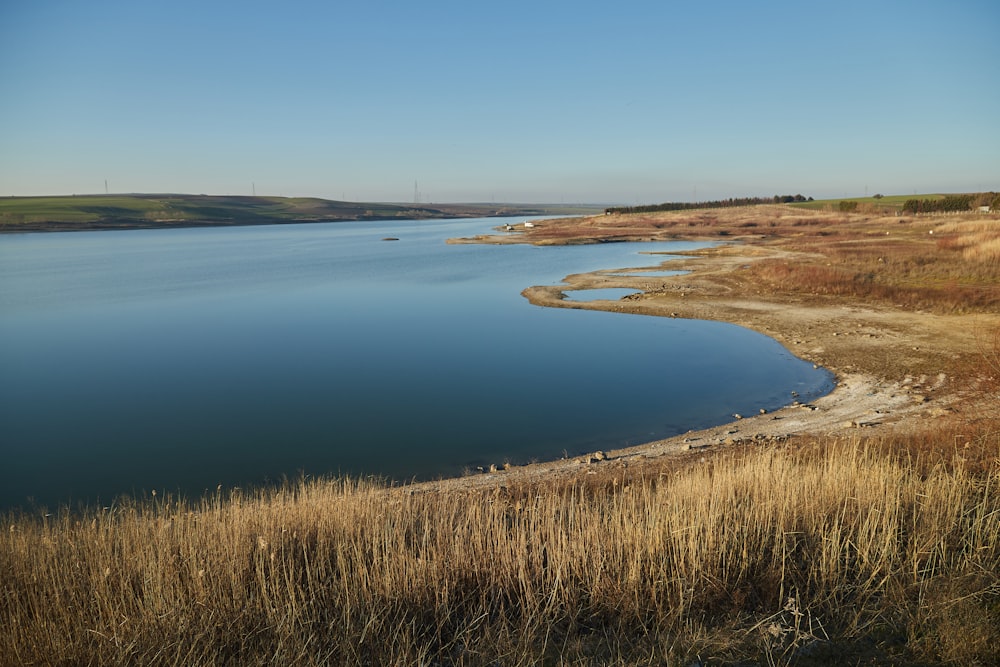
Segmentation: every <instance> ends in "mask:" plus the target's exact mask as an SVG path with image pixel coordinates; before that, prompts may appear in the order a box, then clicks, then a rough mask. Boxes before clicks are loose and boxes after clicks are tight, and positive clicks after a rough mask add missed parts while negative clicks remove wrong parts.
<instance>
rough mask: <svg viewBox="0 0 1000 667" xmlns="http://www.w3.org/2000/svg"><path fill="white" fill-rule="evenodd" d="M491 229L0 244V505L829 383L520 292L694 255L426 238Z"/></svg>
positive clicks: (752, 401)
mask: <svg viewBox="0 0 1000 667" xmlns="http://www.w3.org/2000/svg"><path fill="white" fill-rule="evenodd" d="M501 222H502V221H497V220H495V219H477V220H459V221H455V220H449V221H420V222H412V221H404V222H395V221H394V222H363V223H331V224H310V225H282V226H264V227H233V228H209V229H176V230H162V231H161V230H156V231H149V230H143V231H121V232H115V231H109V232H75V233H55V234H17V235H5V236H2V237H0V455H2V465H0V510H2V509H9V508H12V507H18V506H20V507H23V508H31V507H35V506H37V507H43V506H48V507H49V508H52V507H54V506H55V505H56V504H61V503H74V504H75V503H77V502H87V503H96V502H100V503H103V504H108V503H109V502H110V501H111V500H113V499H114V498H115V497H116V496H117V495H119V494H122V493H134V494H148V493H150V492H151V490H153V489H157V490H158V491H159V492H160V493H161V494H162V493H163V492H165V491H166V492H180V493H183V494H184V495H187V496H196V495H198V494H201V493H202V492H203V491H205V490H211V491H214V490H215V489H216V487H217V486H218V485H220V484H221V485H223V486H224V487H231V486H243V487H246V486H250V485H254V484H259V483H265V482H269V481H275V480H280V479H281V478H282V477H284V476H287V477H291V478H295V477H297V476H299V475H300V474H302V473H304V474H309V475H332V474H350V475H378V476H386V477H392V478H395V479H400V480H407V479H414V478H429V477H435V476H440V475H453V474H460V473H461V472H462V471H463V470H466V469H475V468H476V466H481V465H489V464H490V463H497V464H500V463H503V462H505V461H510V462H512V463H526V462H529V461H531V460H545V459H553V458H558V457H560V456H562V455H564V454H569V455H575V454H578V453H582V452H586V451H593V450H595V449H611V448H614V447H619V446H624V445H629V444H639V443H642V442H645V441H648V440H652V439H656V438H662V437H667V436H671V435H675V434H678V433H683V432H685V431H687V430H689V429H693V428H699V427H705V426H709V425H714V424H718V423H722V422H725V421H729V419H730V415H732V414H733V413H734V412H742V413H750V412H755V411H756V410H757V409H758V408H766V409H769V410H771V409H775V408H777V407H779V406H781V405H785V404H787V403H789V402H790V401H791V396H790V392H792V391H795V392H798V394H799V395H800V396H801V397H802V398H801V400H810V399H812V398H816V397H818V396H820V395H822V394H825V393H827V392H829V391H830V390H831V389H832V386H833V385H832V378H831V375H830V374H829V373H828V372H826V371H824V370H816V369H814V368H813V366H812V364H810V363H806V362H803V361H801V360H799V359H796V358H795V357H793V356H792V355H791V354H790V353H789V352H788V351H787V350H785V349H784V348H783V347H782V346H780V345H779V344H778V343H776V342H775V341H773V340H771V339H769V338H767V337H764V336H761V335H759V334H756V333H754V332H751V331H748V330H746V329H742V328H739V327H736V326H731V325H726V324H721V323H715V322H697V321H685V320H674V319H667V318H654V317H643V316H635V315H623V314H615V313H603V312H594V311H584V310H569V309H562V308H554V309H549V308H540V307H536V306H532V305H530V304H529V303H528V302H527V300H526V299H524V298H523V297H522V296H520V292H521V290H522V289H524V288H525V287H528V286H530V285H540V284H558V283H559V282H560V281H561V280H562V278H563V277H565V276H566V275H568V274H570V273H579V272H582V271H590V270H596V269H630V268H637V267H651V266H653V267H655V266H657V265H658V264H659V263H660V262H661V261H663V260H664V259H665V258H664V257H663V256H649V255H646V254H640V253H643V252H650V251H655V252H667V251H669V250H671V249H677V248H690V247H693V246H694V244H668V243H655V244H649V243H646V244H624V243H619V244H601V245H592V246H573V247H543V248H537V247H532V246H525V245H505V246H493V245H447V244H446V243H445V240H446V239H447V238H450V237H455V236H471V235H474V234H478V233H484V232H489V231H490V230H491V229H492V228H493V227H494V226H495V225H498V224H500V223H501ZM385 237H396V238H398V239H399V240H398V241H383V240H382V239H383V238H385ZM669 279H670V278H663V280H669ZM574 296H579V293H576V294H575V295H574Z"/></svg>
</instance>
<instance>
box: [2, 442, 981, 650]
mask: <svg viewBox="0 0 1000 667" xmlns="http://www.w3.org/2000/svg"><path fill="white" fill-rule="evenodd" d="M982 444H983V443H980V445H982ZM883 445H885V443H883ZM985 447H986V450H987V453H986V460H987V462H988V465H986V466H985V468H984V469H982V470H979V471H975V472H971V471H969V470H967V469H966V466H965V465H964V463H963V462H962V460H961V459H958V458H952V459H950V460H948V461H946V462H944V463H947V465H931V464H929V463H928V462H927V461H926V460H925V461H923V462H919V461H917V460H914V459H911V458H910V457H907V456H903V455H900V454H899V452H898V450H894V449H893V448H892V447H890V446H878V443H875V444H863V443H861V442H860V441H857V440H855V441H852V442H839V443H826V444H825V445H824V446H823V447H822V448H819V447H815V446H807V447H803V448H800V449H797V450H796V449H785V450H748V451H745V452H742V453H738V454H734V455H729V456H725V457H724V456H716V457H712V458H709V459H708V460H706V461H703V462H700V463H697V462H696V463H695V464H694V465H692V466H689V467H686V468H683V469H679V470H674V471H669V472H663V473H660V474H656V475H646V476H643V477H634V478H627V477H625V476H622V474H621V473H620V472H606V473H603V474H598V475H593V476H584V477H583V478H581V479H577V480H574V481H567V482H558V483H557V482H553V483H548V484H545V485H540V486H518V485H514V484H508V485H501V486H497V487H495V488H492V489H490V490H486V491H481V490H480V491H476V490H466V491H454V492H447V493H445V492H428V491H425V490H424V487H404V488H401V489H400V488H386V487H384V486H382V485H379V484H376V483H372V482H359V481H347V480H335V481H319V482H316V481H312V482H301V483H297V484H288V485H286V486H285V487H284V488H282V489H279V490H273V491H268V492H263V491H262V492H258V493H256V494H245V493H233V494H231V495H225V494H223V493H222V492H220V493H218V494H216V495H215V496H213V497H210V498H205V499H202V500H200V501H197V502H185V501H182V500H176V499H170V498H167V499H161V500H150V501H149V502H145V503H124V504H120V505H116V506H114V507H111V508H107V509H94V510H91V511H88V512H86V513H84V514H71V513H68V512H65V513H62V514H59V515H57V516H48V517H33V516H10V517H7V518H6V519H5V520H4V521H3V525H2V529H3V534H2V537H0V540H2V547H0V580H2V586H3V589H2V591H3V592H2V598H0V623H2V624H3V627H4V628H5V631H4V633H0V662H2V663H4V664H104V665H110V664H167V665H172V664H185V665H191V664H241V665H242V664H294V665H316V664H380V665H382V664H428V665H429V664H439V665H445V664H454V665H487V664H490V665H492V664H502V665H522V664H524V665H527V664H539V663H545V664H648V663H655V664H690V663H691V661H692V660H694V659H696V658H699V657H700V659H703V660H706V661H708V662H711V660H709V659H710V658H711V659H712V660H716V661H728V660H736V659H745V658H754V659H758V660H765V661H767V662H768V663H770V664H776V663H791V662H803V661H805V662H808V661H810V660H812V661H821V662H822V661H823V660H827V661H829V663H830V664H834V663H836V662H838V661H840V660H843V659H848V658H850V659H851V660H853V661H855V662H856V661H858V660H862V659H864V660H869V661H906V660H910V659H920V660H924V661H936V660H953V659H962V660H966V661H969V663H970V664H974V663H977V662H980V663H982V662H988V661H989V660H990V659H991V658H995V656H996V655H998V652H1000V631H998V630H997V628H998V627H1000V602H998V600H1000V597H998V593H1000V496H998V494H997V493H996V490H997V484H998V482H1000V475H998V466H997V460H998V454H1000V452H998V449H997V447H998V446H997V443H996V441H995V440H993V441H990V442H989V443H987V444H986V445H985ZM609 470H610V468H609ZM852 656H853V657H852Z"/></svg>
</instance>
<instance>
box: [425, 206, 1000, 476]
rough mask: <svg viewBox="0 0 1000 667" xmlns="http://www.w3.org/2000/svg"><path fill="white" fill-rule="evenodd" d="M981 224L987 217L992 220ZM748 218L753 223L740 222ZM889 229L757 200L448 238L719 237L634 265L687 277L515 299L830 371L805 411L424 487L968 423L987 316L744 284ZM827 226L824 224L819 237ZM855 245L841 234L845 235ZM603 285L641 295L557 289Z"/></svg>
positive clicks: (978, 397) (933, 221)
mask: <svg viewBox="0 0 1000 667" xmlns="http://www.w3.org/2000/svg"><path fill="white" fill-rule="evenodd" d="M954 219H955V218H954V216H952V217H950V218H942V217H941V216H938V217H928V218H926V219H921V220H917V221H912V222H909V228H908V229H907V230H905V234H904V235H903V238H904V239H907V243H908V244H909V245H906V251H907V252H910V251H912V249H913V248H915V247H918V246H916V245H915V244H917V243H924V242H925V240H926V237H925V236H924V235H925V234H928V232H929V231H930V230H932V229H934V228H935V227H936V226H940V225H942V224H948V223H952V222H953V221H954ZM993 220H994V222H995V223H996V224H998V225H1000V220H997V219H995V218H993ZM768 221H770V222H771V223H774V224H769V222H768ZM748 224H752V225H754V226H753V227H749V228H748V227H747V225H748ZM898 224H899V221H897V220H893V219H889V220H874V221H873V220H870V219H868V218H865V217H863V216H855V217H854V218H850V219H847V220H846V221H845V218H844V216H843V215H842V214H840V215H834V214H831V213H828V212H818V211H802V210H798V209H789V208H788V207H767V206H764V207H753V208H750V209H738V210H734V211H710V212H706V211H694V212H684V213H673V214H665V215H660V216H596V217H593V218H583V219H563V220H552V221H544V222H543V223H539V224H537V225H536V226H535V227H534V228H528V229H524V228H523V227H522V226H517V227H515V229H514V231H513V232H511V231H506V232H501V233H499V234H497V235H495V236H479V237H476V238H473V239H456V240H454V241H453V242H473V243H517V242H520V243H535V244H539V245H548V244H556V243H594V242H607V241H621V240H673V239H689V240H712V241H719V240H720V236H721V237H722V239H724V241H725V242H724V243H722V244H720V245H716V246H714V247H712V248H707V249H704V250H699V251H695V252H691V253H684V254H685V257H684V258H682V259H675V258H666V260H665V258H663V257H657V256H656V255H655V254H651V256H650V261H649V262H648V263H646V264H645V266H644V267H642V268H646V269H647V270H648V269H650V268H652V267H655V268H658V269H661V270H662V269H663V268H669V269H680V270H686V271H688V272H689V273H687V274H685V275H680V276H673V277H662V276H643V275H641V272H640V271H630V272H629V274H630V275H627V276H623V275H614V274H615V273H616V271H615V269H622V268H637V267H607V269H606V270H602V271H597V272H593V273H584V274H576V275H571V276H567V278H566V279H565V281H564V283H563V284H561V285H548V286H545V285H542V286H534V287H529V288H527V289H525V290H524V292H523V293H522V294H523V295H524V296H525V297H526V298H528V299H529V300H530V301H531V302H532V303H533V304H536V305H539V306H547V307H560V308H582V309H594V310H607V311H614V312H621V313H632V314H641V315H655V316H662V317H677V318H688V319H701V320H718V321H724V322H730V323H733V324H737V325H740V326H744V327H747V328H750V329H753V330H755V331H758V332H760V333H763V334H765V335H767V336H770V337H772V338H774V339H775V340H777V341H779V342H781V343H782V344H783V345H785V346H786V347H787V348H788V349H789V350H790V351H791V352H792V353H793V354H795V355H796V356H798V357H800V358H802V359H805V360H808V361H812V362H813V363H815V364H817V365H820V366H823V367H825V368H827V369H829V370H830V371H832V372H833V373H834V374H835V376H836V380H837V387H836V389H835V390H834V391H833V392H832V393H831V394H829V395H827V396H825V397H823V398H821V399H819V400H817V401H815V402H814V403H812V404H810V405H799V404H793V405H791V406H789V407H786V408H784V409H782V410H779V411H776V412H774V413H769V414H761V415H752V416H744V417H741V418H738V419H736V420H735V421H734V422H732V423H729V424H725V425H721V426H718V427H715V428H710V429H705V430H701V431H695V432H690V433H687V434H684V435H681V436H677V437H674V438H670V439H667V440H660V441H656V442H651V443H647V444H644V445H640V446H637V447H631V448H628V449H623V450H615V451H606V452H601V453H595V454H593V455H588V456H584V457H576V458H573V459H566V460H562V461H553V462H547V463H539V464H534V465H530V466H523V467H516V468H509V469H507V470H503V469H502V468H501V469H498V470H496V471H495V472H494V473H487V474H482V475H473V476H470V477H465V478H461V479H458V480H445V481H442V482H436V483H434V484H433V485H432V486H436V487H440V488H443V487H450V486H455V485H472V486H478V485H481V484H484V485H489V484H493V483H497V482H498V481H502V480H508V481H513V480H515V479H516V480H521V481H532V480H536V479H540V478H543V477H545V476H551V475H575V474H581V473H586V472H589V471H592V470H593V469H594V466H597V465H600V466H602V467H607V466H631V465H638V464H641V463H642V462H644V461H649V460H652V459H660V458H661V457H664V456H678V455H681V456H683V455H687V456H692V455H704V453H705V451H706V450H709V449H711V451H717V450H719V449H722V448H725V447H727V446H732V445H740V444H745V443H748V442H754V443H761V442H780V441H784V440H786V439H789V438H793V437H796V436H802V435H820V436H839V435H850V434H856V433H858V432H859V430H864V431H865V432H867V433H873V432H879V431H881V432H887V431H894V432H900V431H905V430H908V429H915V428H920V427H921V426H922V425H926V423H927V421H928V420H937V419H942V418H946V417H949V416H955V415H959V414H960V413H964V414H966V415H968V416H969V417H970V418H971V417H973V416H974V415H975V414H976V413H977V411H981V410H989V409H992V407H995V402H991V399H990V397H989V393H988V392H986V393H985V396H984V384H983V383H984V382H988V381H990V378H989V377H988V376H989V375H990V373H991V372H995V370H996V369H988V368H982V356H983V344H984V340H986V339H987V338H988V336H989V335H991V332H996V331H998V330H1000V314H998V312H996V310H992V309H990V308H986V309H982V308H981V309H979V310H978V311H977V312H927V311H917V310H912V309H908V308H905V307H902V306H899V305H896V304H891V303H886V302H884V301H880V300H871V301H867V300H863V299H859V298H854V297H850V296H843V295H830V294H823V293H806V292H803V291H802V290H799V289H795V286H789V288H788V289H783V288H780V287H779V288H775V287H774V286H773V285H769V284H765V283H763V282H762V281H760V280H756V279H754V274H753V272H752V271H751V270H750V268H751V266H753V265H754V264H755V263H757V262H761V261H764V260H773V259H782V260H786V261H789V262H793V263H794V262H799V261H801V262H807V261H810V262H816V261H817V259H819V260H820V261H822V260H824V259H826V257H825V256H824V252H823V241H822V237H823V236H824V235H825V234H830V233H833V234H835V235H838V236H839V238H837V241H838V242H842V241H843V240H844V238H843V237H844V235H845V234H847V233H849V232H850V233H852V234H854V235H856V236H859V239H860V241H861V242H864V241H866V240H868V241H869V242H870V243H872V244H881V246H876V247H884V246H885V236H886V232H885V231H883V230H884V229H891V230H892V231H893V232H895V231H896V228H895V225H898ZM762 225H767V226H768V231H769V233H768V234H766V235H760V234H756V233H755V234H752V235H746V234H740V232H741V231H744V232H745V231H746V230H747V229H755V228H757V227H759V226H762ZM833 225H836V230H835V231H834V232H831V231H830V228H831V226H833ZM852 225H853V227H852ZM803 227H808V228H810V231H811V234H810V235H809V238H808V239H803V232H802V228H803ZM687 230H691V231H690V233H689V234H684V233H681V232H684V231H687ZM851 230H853V232H852V231H851ZM858 230H861V231H858ZM859 239H855V238H853V237H852V238H851V241H852V242H858V241H859ZM804 241H807V242H808V244H807V243H804ZM817 242H818V243H817ZM831 245H832V244H831ZM919 247H923V246H919ZM664 261H666V263H665V264H664V265H663V266H659V265H660V264H661V263H663V262H664ZM608 287H623V288H632V289H636V290H641V293H638V294H634V295H631V296H627V297H624V298H623V299H620V300H608V301H586V302H579V301H569V300H565V299H564V294H563V292H564V291H567V290H571V289H572V290H575V289H589V288H608ZM985 288H986V289H989V288H990V286H989V285H987V286H986V287H985ZM993 289H996V286H995V285H994V286H993ZM951 310H952V311H954V310H955V309H954V308H952V309H951ZM792 398H793V397H790V400H792ZM991 406H992V407H991ZM502 483H506V481H503V482H502Z"/></svg>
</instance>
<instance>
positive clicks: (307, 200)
mask: <svg viewBox="0 0 1000 667" xmlns="http://www.w3.org/2000/svg"><path fill="white" fill-rule="evenodd" d="M598 210H600V209H599V208H598V207H593V208H591V207H586V206H577V207H574V206H533V205H517V204H412V205H411V204H386V203H358V202H342V201H333V200H329V199H319V198H314V197H240V196H228V195H183V194H129V195H72V196H60V197H4V198H0V232H27V231H68V230H84V229H162V228H169V227H199V226H237V225H275V224H290V223H305V222H340V221H347V220H386V219H395V220H422V219H429V218H473V217H492V216H522V215H560V214H577V213H595V212H596V211H598Z"/></svg>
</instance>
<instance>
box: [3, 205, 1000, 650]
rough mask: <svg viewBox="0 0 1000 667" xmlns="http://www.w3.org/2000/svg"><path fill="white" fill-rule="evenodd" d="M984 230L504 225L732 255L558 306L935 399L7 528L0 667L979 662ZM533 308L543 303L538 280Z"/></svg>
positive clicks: (984, 482) (996, 556)
mask: <svg viewBox="0 0 1000 667" xmlns="http://www.w3.org/2000/svg"><path fill="white" fill-rule="evenodd" d="M998 224H1000V222H998V220H997V219H995V218H977V217H975V216H942V217H937V218H930V217H918V218H912V217H911V218H909V219H901V218H896V217H891V218H868V217H865V216H864V215H862V214H858V215H853V216H852V215H846V214H842V213H832V212H810V211H798V210H794V209H789V208H786V207H764V208H760V209H758V210H752V209H744V210H733V211H725V212H684V213H669V214H657V215H655V216H646V215H636V216H598V217H596V218H589V219H579V220H576V221H570V222H567V221H553V222H546V223H542V224H539V225H538V226H537V227H536V228H535V229H533V230H525V231H524V234H523V235H520V237H521V238H522V239H523V238H528V239H534V240H535V241H537V242H545V243H549V242H583V241H585V240H590V241H592V240H600V239H603V240H616V239H625V238H672V237H681V236H684V237H689V236H690V237H694V238H711V239H716V240H718V239H719V238H739V239H740V240H741V241H742V243H741V244H740V245H739V246H729V245H726V246H721V247H717V248H714V249H711V250H707V251H700V252H698V253H694V254H693V255H692V257H691V258H690V259H688V260H685V264H684V267H685V268H689V269H691V270H693V273H691V274H689V275H688V276H683V277H679V278H677V279H674V278H662V277H660V278H655V279H653V278H645V277H641V276H640V277H621V276H619V277H611V276H609V275H607V274H589V275H587V276H578V277H571V282H572V281H576V283H577V284H581V285H593V286H606V284H609V283H610V282H615V281H616V284H618V285H624V286H642V289H643V291H644V294H643V295H641V296H639V297H637V298H635V299H631V300H627V301H621V302H605V303H603V304H601V303H596V304H595V303H576V304H572V307H595V308H607V309H614V310H625V311H627V312H641V313H650V314H659V315H674V316H680V317H712V318H717V319H725V320H727V321H734V322H740V323H743V324H746V325H747V326H753V327H754V328H757V329H759V330H761V331H765V332H766V333H768V334H769V335H773V336H775V337H776V338H778V339H779V340H783V341H784V342H785V343H786V344H788V345H789V346H790V347H791V348H792V349H794V350H795V351H796V353H797V354H800V356H804V357H806V358H812V359H816V360H817V361H818V362H819V363H823V364H824V365H827V366H828V367H831V368H837V369H850V370H851V372H856V373H861V374H867V375H869V376H872V377H873V378H875V379H876V380H877V381H878V382H888V381H889V380H894V381H896V382H897V383H900V384H902V383H904V377H905V383H906V387H907V391H911V392H912V394H907V397H908V398H907V400H908V403H909V404H911V405H920V406H924V405H930V406H932V407H929V408H924V407H920V408H918V409H919V411H918V412H914V411H913V410H908V411H902V410H901V411H899V416H896V417H893V416H892V415H880V419H879V425H877V426H876V425H873V426H871V427H870V428H866V429H864V430H862V429H860V427H859V425H858V424H854V423H851V424H850V426H852V428H850V429H849V430H846V429H831V427H830V425H829V424H828V423H826V424H825V425H824V426H823V427H822V429H823V430H822V431H815V430H814V431H812V432H811V434H808V435H803V434H798V435H796V434H794V433H793V434H789V436H790V437H785V436H782V437H780V438H771V439H766V440H759V441H756V440H753V439H740V440H735V439H734V440H733V441H732V444H730V445H728V446H705V447H702V446H701V445H698V446H697V448H692V449H690V450H688V451H686V452H685V453H683V454H681V455H676V456H660V457H648V458H642V457H639V456H637V457H634V458H629V459H627V460H626V459H625V458H624V457H622V458H618V459H613V460H610V461H608V460H599V459H604V458H605V457H603V456H602V457H597V458H596V459H595V462H594V463H593V464H577V465H576V467H573V468H566V469H565V470H564V472H563V473H562V474H555V475H554V474H547V475H545V476H542V477H533V476H530V475H527V474H524V475H518V474H516V471H511V472H507V473H504V472H500V473H496V474H494V475H482V476H479V477H473V478H469V482H468V483H463V482H462V481H461V480H453V483H449V484H444V483H441V484H436V485H435V484H430V485H414V486H405V487H401V488H388V487H385V486H383V485H380V484H377V483H372V482H356V481H347V480H329V481H313V482H302V483H298V484H289V485H287V486H286V487H284V488H282V489H278V490H273V491H260V492H257V493H233V494H224V493H222V492H220V493H219V494H217V495H216V496H214V497H210V498H204V499H200V500H194V501H190V502H188V501H182V500H176V499H170V498H167V499H155V498H154V499H149V500H147V501H145V502H134V503H132V502H125V503H122V504H119V505H116V506H113V507H110V508H106V509H102V508H93V509H91V510H90V511H88V512H86V513H84V514H71V513H62V514H57V515H54V516H44V517H40V516H10V517H7V518H6V519H3V521H2V525H0V530H2V534H0V541H2V542H0V586H2V589H0V590H2V594H0V623H2V624H3V626H4V628H5V632H4V633H0V662H2V663H12V664H57V663H63V664H206V663H212V664H217V663H218V664H265V663H266V664H301V665H318V664H373V665H374V664H379V665H381V664H390V665H391V664H400V665H402V664H407V665H410V664H426V665H431V664H434V665H529V664H530V665H533V664H578V665H587V664H590V665H605V664H612V665H615V664H619V665H630V664H670V665H674V664H681V665H691V664H802V665H816V664H867V665H875V664H879V665H881V664H900V665H902V664H996V660H997V656H998V655H1000V630H998V628H1000V494H998V493H997V485H998V484H1000V398H998V394H997V389H998V386H1000V319H998V317H997V313H998V301H997V298H998V297H997V294H996V292H997V285H998V284H1000V266H998V262H997V258H996V254H995V252H994V251H993V250H992V244H993V243H994V241H995V239H996V238H997V234H996V230H997V227H996V225H998ZM931 231H933V232H934V233H933V234H931V233H930V232H931ZM887 232H888V234H887ZM497 238H498V239H503V238H506V237H497ZM491 240H493V239H491ZM609 268H612V267H609ZM529 296H531V297H532V298H533V300H536V299H537V300H538V301H540V302H544V303H546V304H548V305H563V306H569V304H565V303H562V302H560V300H559V298H558V296H559V288H557V287H555V288H544V289H543V288H538V290H536V291H532V292H531V293H530V294H529ZM918 310H919V312H918ZM972 325H975V327H974V328H970V327H972ZM799 343H801V345H798V346H797V344H799ZM918 348H919V349H918ZM921 373H923V374H929V378H935V377H937V378H938V380H933V381H932V380H931V379H927V380H922V379H920V377H919V376H918V374H921ZM914 377H916V378H917V379H915V380H914V379H913V378H914ZM941 378H945V379H941ZM918 385H919V387H918ZM931 385H933V386H934V388H932V386H931ZM838 391H840V390H838ZM835 393H836V392H835ZM914 399H915V400H914ZM918 401H919V403H918ZM925 401H926V403H925ZM776 417H778V416H776ZM762 418H764V417H762ZM744 421H747V420H744ZM790 421H791V420H790V419H785V420H781V419H779V420H778V421H775V422H770V423H772V424H779V425H780V424H782V423H789V422H790ZM699 442H700V441H699ZM473 481H476V482H477V483H472V482H473Z"/></svg>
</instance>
